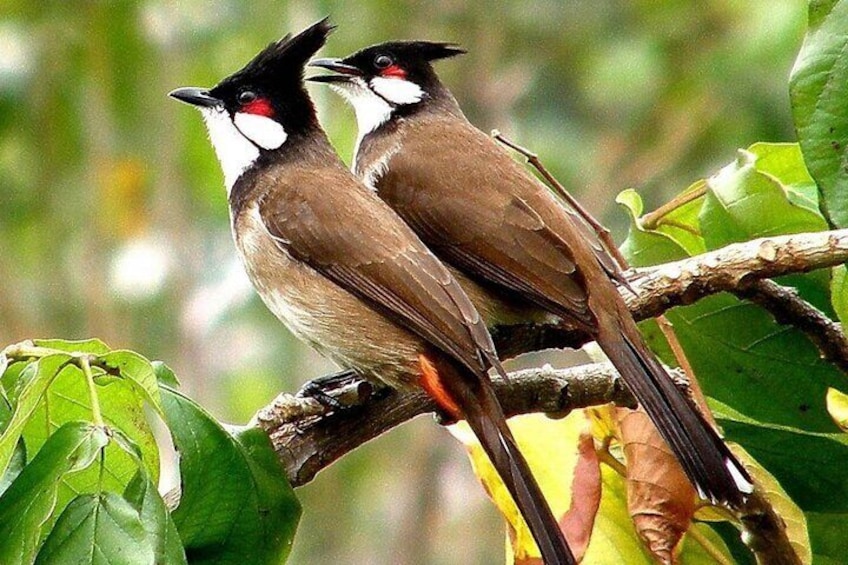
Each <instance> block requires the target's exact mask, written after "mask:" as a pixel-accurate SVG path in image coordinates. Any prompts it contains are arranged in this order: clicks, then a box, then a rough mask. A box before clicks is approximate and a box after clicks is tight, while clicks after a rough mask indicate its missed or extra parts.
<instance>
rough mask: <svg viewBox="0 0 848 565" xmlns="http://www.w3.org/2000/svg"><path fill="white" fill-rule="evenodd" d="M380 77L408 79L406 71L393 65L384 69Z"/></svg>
mask: <svg viewBox="0 0 848 565" xmlns="http://www.w3.org/2000/svg"><path fill="white" fill-rule="evenodd" d="M380 76H384V77H396V78H406V71H405V70H403V69H402V68H401V67H400V66H399V65H392V66H390V67H386V68H385V69H383V70H382V71H381V72H380Z"/></svg>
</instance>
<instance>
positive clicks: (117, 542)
mask: <svg viewBox="0 0 848 565" xmlns="http://www.w3.org/2000/svg"><path fill="white" fill-rule="evenodd" d="M154 557H155V551H154V548H153V544H152V541H151V539H150V538H148V536H147V535H146V532H145V529H144V525H143V524H142V522H141V517H140V516H139V514H138V512H136V509H135V508H133V507H132V505H131V504H130V503H129V502H127V501H126V500H124V499H123V498H121V497H120V496H119V495H118V494H116V493H114V492H102V493H99V494H82V495H80V496H78V497H77V498H75V499H74V500H73V501H72V502H71V503H70V504H68V506H67V507H66V508H65V510H64V511H63V512H62V515H61V516H59V519H58V521H57V522H56V525H55V526H54V527H53V530H52V531H51V532H50V535H49V536H47V540H46V541H45V542H44V546H43V547H42V548H41V551H39V552H38V558H37V559H36V561H35V562H36V564H40V565H63V564H68V565H71V564H74V565H76V564H84V563H86V564H88V563H90V564H92V565H95V564H98V565H99V564H102V565H135V564H138V565H149V564H151V563H156V561H154Z"/></svg>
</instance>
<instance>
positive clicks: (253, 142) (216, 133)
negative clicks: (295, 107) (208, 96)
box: [200, 107, 288, 195]
mask: <svg viewBox="0 0 848 565" xmlns="http://www.w3.org/2000/svg"><path fill="white" fill-rule="evenodd" d="M200 112H201V113H202V114H203V121H204V122H206V129H207V130H208V131H209V139H210V141H211V142H212V146H213V147H214V148H215V153H216V155H217V156H218V161H220V162H221V169H222V170H223V172H224V185H225V186H226V187H227V194H228V195H229V194H230V192H232V190H233V186H234V185H235V184H236V181H237V180H238V179H239V177H240V176H241V175H242V173H244V171H246V170H247V169H249V168H250V167H251V165H253V163H255V162H256V159H258V158H259V148H260V147H261V148H263V149H277V148H278V147H280V146H282V145H283V143H285V142H286V139H287V137H288V135H287V134H286V131H285V130H284V129H283V126H281V125H280V124H279V123H277V122H276V121H274V120H272V119H270V118H265V117H263V116H256V115H253V114H245V113H237V114H236V115H235V118H234V119H231V118H230V114H229V113H228V112H227V111H226V110H225V109H224V108H217V107H209V108H200Z"/></svg>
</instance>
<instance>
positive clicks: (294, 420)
mask: <svg viewBox="0 0 848 565" xmlns="http://www.w3.org/2000/svg"><path fill="white" fill-rule="evenodd" d="M674 374H675V376H677V377H678V378H680V379H681V386H682V387H685V386H686V381H685V379H684V378H683V377H682V376H681V374H680V373H674ZM340 375H341V377H339V375H332V376H330V377H329V378H328V379H326V380H321V381H313V383H320V384H321V385H322V386H321V390H322V392H323V393H324V394H327V395H329V396H331V397H332V398H334V399H336V400H338V401H339V402H341V403H342V404H344V405H346V406H350V408H346V409H344V410H333V409H331V408H327V407H325V406H323V405H322V404H321V403H319V402H318V401H317V400H315V399H314V398H310V397H307V396H300V395H291V394H288V393H283V394H280V395H279V396H278V397H277V398H276V399H274V401H273V402H272V403H271V404H269V405H268V406H266V407H265V408H263V409H262V410H260V411H259V412H258V413H257V414H256V415H255V416H254V419H253V422H252V424H254V425H257V426H259V427H261V428H262V429H263V430H265V431H266V432H267V433H268V435H269V436H270V437H271V441H272V442H273V444H274V447H275V449H276V450H277V453H278V454H279V456H280V459H281V461H282V462H283V466H284V468H285V469H286V473H287V474H288V477H289V481H290V482H291V483H292V485H293V486H300V485H303V484H305V483H307V482H309V481H311V480H312V479H313V478H314V477H315V475H316V473H318V471H320V470H321V469H323V468H324V467H326V466H328V465H329V464H330V463H332V462H333V461H335V460H336V459H338V458H339V457H341V456H343V455H344V454H345V453H347V452H349V451H352V450H353V449H355V448H357V447H359V446H360V445H362V444H363V443H365V442H366V441H369V440H371V439H373V438H375V437H377V436H379V435H380V434H382V433H384V432H386V431H388V430H390V429H392V428H394V427H395V426H397V425H399V424H402V423H403V422H405V421H407V420H409V419H411V418H413V417H415V416H418V415H420V414H424V413H426V412H434V411H435V410H436V404H435V403H434V402H433V401H432V400H430V398H429V397H427V395H426V394H425V393H424V392H418V391H416V392H399V391H394V390H388V389H384V390H381V391H378V392H377V393H374V394H371V393H370V392H369V391H367V390H363V389H368V388H369V385H367V383H364V381H361V380H360V379H358V378H357V377H355V376H354V375H352V374H351V373H345V374H340ZM620 379H621V378H620V377H619V375H618V373H617V372H616V371H615V369H614V368H613V367H612V365H610V364H609V363H597V364H590V365H584V366H580V367H574V368H571V369H561V370H555V369H552V368H551V367H550V366H546V367H542V368H538V369H527V370H524V371H516V372H514V373H511V374H510V376H509V384H507V383H505V382H504V381H503V380H500V379H494V385H495V390H496V392H497V393H498V398H499V399H500V401H501V404H502V406H503V408H504V412H506V414H507V415H508V416H513V415H516V414H525V413H528V412H545V413H548V414H566V413H568V412H569V411H570V410H573V409H575V408H585V407H587V406H597V405H599V404H606V403H608V402H615V403H616V404H619V405H624V406H635V400H634V399H633V396H632V395H631V394H630V391H629V390H628V389H627V388H626V387H625V386H624V384H623V383H622V382H621V380H620ZM313 386H315V385H314V384H313ZM363 397H365V400H364V402H363Z"/></svg>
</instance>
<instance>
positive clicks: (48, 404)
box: [23, 366, 159, 503]
mask: <svg viewBox="0 0 848 565" xmlns="http://www.w3.org/2000/svg"><path fill="white" fill-rule="evenodd" d="M97 383H98V384H97V385H96V392H97V396H98V399H99V402H100V408H101V410H102V413H103V419H104V422H105V423H106V425H107V426H109V427H110V428H113V429H116V430H121V431H122V432H123V433H124V434H126V435H127V436H129V437H130V438H131V439H132V441H133V442H134V443H135V444H136V445H138V447H139V448H140V450H141V454H142V460H143V461H144V464H145V467H146V469H147V472H148V474H149V475H150V476H151V477H152V478H153V480H154V481H156V480H158V477H159V447H158V445H157V444H156V438H155V437H154V435H153V431H152V429H151V428H150V424H149V423H148V421H147V416H146V414H145V410H144V402H143V398H142V397H141V396H140V395H139V392H138V388H137V387H135V386H133V384H132V383H131V381H130V380H129V379H123V378H117V377H111V376H110V377H107V378H103V377H101V378H98V379H97ZM91 417H92V413H91V400H90V397H89V391H88V386H87V383H86V381H85V377H84V376H83V373H82V371H81V370H80V369H79V368H78V367H76V366H69V367H68V368H67V369H65V370H64V371H62V372H61V373H60V374H59V375H58V376H57V377H56V378H55V379H54V380H53V383H52V384H51V385H50V388H49V389H48V390H47V391H46V393H45V394H44V395H43V397H42V399H41V402H40V403H39V405H38V407H37V409H36V410H35V411H34V412H33V414H32V417H31V418H30V422H29V423H28V424H27V426H26V428H25V429H24V434H23V436H24V439H25V440H26V444H27V450H28V452H29V453H35V452H36V451H38V449H39V448H40V447H41V445H43V444H44V442H45V441H47V438H48V437H49V435H50V434H51V433H53V432H54V430H56V429H57V428H59V427H60V426H62V425H63V424H65V423H66V422H69V421H75V420H89V421H90V420H91ZM136 467H137V465H136V462H135V461H134V460H133V459H132V457H130V456H129V455H128V454H127V453H125V452H124V451H123V450H121V449H120V448H119V447H118V446H116V445H113V444H110V445H109V446H108V447H107V448H106V464H105V466H104V469H103V476H102V477H101V476H100V472H99V470H98V469H89V470H87V471H84V472H81V473H75V474H73V475H71V476H67V477H63V479H62V489H61V491H60V498H59V499H60V502H64V503H67V502H68V501H70V500H71V499H72V498H74V497H75V496H76V495H77V494H78V493H80V492H92V490H93V489H94V485H96V484H98V483H102V488H103V489H104V490H111V491H113V492H123V490H124V489H125V488H126V486H127V484H128V483H129V481H130V480H131V479H132V478H133V476H134V475H135V473H136Z"/></svg>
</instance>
